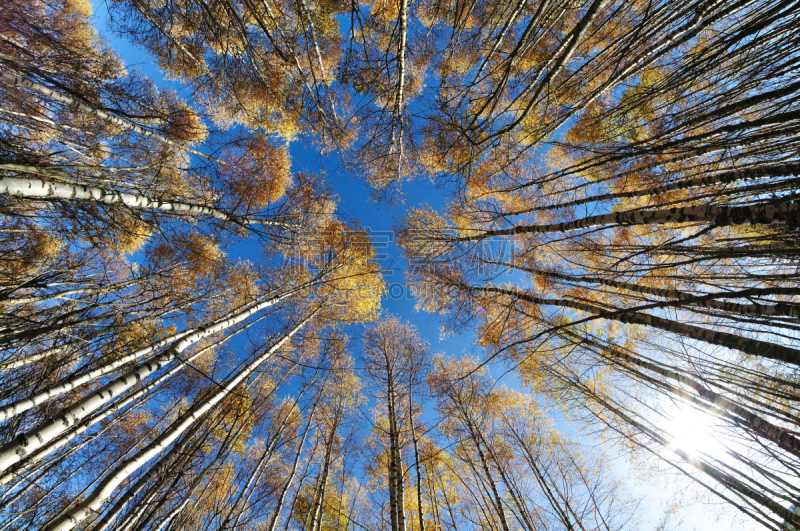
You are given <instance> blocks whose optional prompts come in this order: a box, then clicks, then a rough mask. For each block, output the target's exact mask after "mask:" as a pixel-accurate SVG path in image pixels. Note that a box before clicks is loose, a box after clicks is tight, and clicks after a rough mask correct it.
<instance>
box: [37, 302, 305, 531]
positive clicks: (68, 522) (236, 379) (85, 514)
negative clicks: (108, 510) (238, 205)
mask: <svg viewBox="0 0 800 531" xmlns="http://www.w3.org/2000/svg"><path fill="white" fill-rule="evenodd" d="M317 311H318V310H316V311H314V312H312V313H311V314H310V315H309V316H308V317H306V318H305V319H303V320H302V321H300V322H299V323H298V324H297V325H295V326H294V328H292V330H291V331H290V332H289V333H288V334H286V335H285V336H283V338H281V339H280V340H279V341H278V342H277V343H275V344H274V345H273V346H272V347H270V348H269V349H267V351H266V352H264V353H263V354H262V355H260V356H258V357H257V358H256V359H255V360H253V361H252V362H250V363H249V364H248V365H247V366H245V367H244V368H243V369H242V370H241V371H240V372H239V373H237V374H236V375H235V376H233V377H232V378H229V379H228V380H226V381H225V382H224V383H223V384H222V385H221V386H220V387H219V388H217V390H216V391H215V392H214V393H213V394H211V395H210V396H209V397H208V398H206V399H205V400H203V401H202V402H200V403H198V404H195V405H194V406H193V407H192V408H191V409H189V411H187V412H186V414H184V415H183V416H182V417H181V418H180V419H178V420H177V421H175V422H174V423H173V425H172V426H171V427H170V428H169V429H168V430H167V431H165V432H164V433H162V434H161V435H160V436H159V437H157V438H156V439H155V440H154V441H153V442H152V443H150V444H149V445H147V446H146V447H145V448H143V449H142V450H140V451H139V452H137V453H136V454H135V455H133V456H132V457H130V458H128V459H126V460H125V461H123V462H122V463H120V465H119V466H117V468H116V469H114V470H113V471H112V472H111V473H110V474H109V475H108V476H106V477H105V478H104V479H103V480H102V481H101V482H100V483H99V485H98V486H97V487H96V488H95V489H94V491H92V493H91V494H90V495H89V496H88V497H87V498H86V499H85V500H84V501H83V502H81V503H80V504H78V505H77V506H76V507H74V508H73V509H72V510H70V511H68V512H67V513H66V514H64V515H63V516H61V517H60V518H59V519H58V520H57V521H55V522H53V523H52V525H48V526H47V527H46V529H48V531H68V530H70V529H73V528H74V527H75V526H77V525H78V524H79V523H80V522H82V521H83V520H85V519H87V518H89V517H91V516H92V515H93V514H97V513H98V512H99V511H100V509H101V508H102V506H103V503H104V502H105V501H106V500H107V499H108V498H109V497H111V494H112V493H113V492H114V490H116V488H117V487H118V486H119V485H121V484H122V482H123V481H125V480H126V479H127V478H128V477H129V476H130V475H131V474H133V473H134V472H136V471H137V470H138V469H139V468H140V467H141V466H143V465H144V464H145V463H146V462H147V461H149V460H150V459H152V458H154V457H155V456H156V455H158V454H159V453H160V452H162V451H163V450H165V449H167V447H168V446H169V445H170V444H172V443H173V442H175V441H176V440H177V439H178V437H180V435H181V434H182V433H183V432H184V431H186V430H187V429H189V428H190V427H191V426H192V425H193V424H194V423H195V422H196V421H197V419H199V418H200V417H201V416H202V415H204V414H205V413H207V412H208V411H210V410H211V408H212V407H214V406H215V405H216V404H218V403H219V402H221V401H222V400H223V399H225V398H227V397H228V396H229V395H230V394H231V393H232V392H233V391H234V389H236V388H237V387H238V386H239V385H240V384H241V383H243V382H244V381H245V380H246V379H247V378H248V377H250V376H251V375H252V374H253V372H255V371H256V370H257V369H258V368H259V367H260V366H261V365H262V364H263V363H264V362H266V361H267V360H268V359H269V358H270V357H271V356H272V354H274V353H275V352H276V351H278V349H280V348H281V347H282V346H283V345H284V344H286V342H287V341H289V339H291V337H292V336H293V335H294V334H296V333H297V332H298V331H299V330H300V329H301V328H302V327H303V326H304V325H305V324H306V323H308V322H309V321H310V320H311V319H312V318H313V317H314V316H315V315H316V313H317Z"/></svg>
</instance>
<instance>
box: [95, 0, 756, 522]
mask: <svg viewBox="0 0 800 531" xmlns="http://www.w3.org/2000/svg"><path fill="white" fill-rule="evenodd" d="M93 5H94V10H95V23H96V25H97V27H98V29H99V32H100V34H101V36H102V37H103V38H104V39H105V40H107V41H108V42H109V43H110V44H111V45H112V47H113V48H114V49H115V50H116V51H117V53H119V54H120V56H121V57H122V58H123V60H124V62H125V64H126V66H127V67H128V68H129V69H140V70H141V71H142V72H143V73H144V74H146V75H147V76H148V77H150V78H151V79H153V80H155V81H156V82H157V84H158V85H159V86H160V87H162V88H171V89H173V90H176V91H177V92H179V93H180V92H184V91H183V90H182V86H181V84H180V83H178V82H175V81H168V80H165V79H164V78H163V75H162V74H161V73H160V72H159V71H158V69H157V67H156V66H155V65H154V63H153V62H152V61H151V60H150V59H149V58H148V57H147V56H146V55H145V54H144V53H143V52H142V51H140V50H138V49H137V48H135V47H133V46H132V45H131V44H130V43H129V42H128V41H126V40H125V39H122V38H119V37H117V36H115V35H113V34H112V33H111V32H110V31H108V30H107V29H106V25H107V10H106V7H105V4H104V3H101V2H98V1H96V0H95V1H94V2H93ZM184 93H185V92H184ZM290 152H291V156H292V170H293V171H295V172H297V171H305V172H318V171H323V172H324V174H325V175H326V178H327V180H328V182H329V183H330V185H331V187H332V189H333V190H334V191H335V193H336V194H337V195H338V198H339V203H338V208H339V213H340V214H341V215H342V216H343V217H345V218H346V219H350V220H358V221H359V222H360V224H361V226H362V227H363V228H365V229H367V230H368V231H369V233H370V235H371V236H372V238H373V242H374V244H375V246H376V248H377V252H378V254H379V257H380V259H381V263H382V265H383V267H384V276H385V280H386V284H387V290H388V295H387V296H386V297H384V299H383V301H382V308H383V312H384V314H389V313H390V314H394V315H396V316H398V317H400V318H401V319H403V320H406V321H410V322H411V323H412V324H413V325H414V326H415V327H416V328H417V329H418V331H419V334H420V336H421V337H422V338H423V339H425V340H426V341H428V342H429V343H430V345H431V347H432V349H433V351H434V352H437V353H444V354H446V355H448V356H453V357H460V356H463V355H467V354H474V355H478V354H479V349H478V348H477V347H476V346H475V344H474V335H473V334H471V333H468V332H465V333H464V334H463V335H453V334H448V335H447V336H444V337H443V336H442V333H441V319H440V317H439V316H436V315H431V314H428V313H425V312H421V311H417V310H416V309H415V301H414V300H413V298H412V297H411V295H410V293H409V292H408V290H407V287H406V285H405V279H404V271H405V265H406V263H405V260H404V259H403V257H402V254H401V252H400V250H399V248H398V247H397V245H396V242H395V239H394V236H393V233H392V228H393V226H394V225H395V224H396V223H397V221H398V220H399V219H400V218H402V217H403V216H404V215H405V212H406V211H407V210H408V209H409V208H413V207H419V206H422V205H428V206H431V207H433V208H434V209H436V210H441V209H442V208H443V207H444V206H445V205H446V203H447V197H446V195H445V193H444V191H443V190H442V189H439V188H437V187H435V186H434V185H433V184H432V183H430V182H428V181H424V180H414V181H410V182H405V183H403V185H402V191H403V199H404V201H403V202H401V203H397V204H384V203H375V202H373V200H372V198H371V189H370V188H369V187H367V186H366V184H365V183H364V181H362V180H360V179H359V178H358V176H357V175H349V174H348V173H347V172H346V171H344V170H342V169H341V167H340V164H339V162H338V159H336V158H335V157H330V158H326V157H320V156H319V155H318V154H317V153H315V152H313V151H310V150H308V149H306V148H305V147H304V146H303V145H302V143H301V142H294V143H292V145H291V146H290ZM229 253H235V255H236V256H232V257H231V258H237V257H238V258H243V259H249V260H253V261H256V260H258V259H259V258H260V256H261V253H260V250H259V248H258V244H257V243H252V244H248V243H247V242H244V243H242V244H238V245H237V246H235V247H234V248H233V249H231V250H230V251H229ZM348 333H349V334H350V335H351V336H354V337H357V336H358V335H359V333H360V331H359V329H358V328H357V327H351V329H350V330H348ZM492 373H493V374H494V375H495V377H500V376H501V375H503V374H506V371H505V370H504V369H503V368H502V367H493V368H492ZM502 383H503V384H504V385H506V386H508V387H511V388H518V382H517V380H516V379H515V378H514V377H513V376H511V375H508V374H506V375H505V376H504V377H503V378H502ZM557 425H558V427H559V428H560V429H562V430H563V431H564V432H566V433H567V434H569V435H570V436H571V437H572V438H574V439H575V440H578V441H579V442H581V443H583V444H587V445H596V444H599V442H598V441H597V440H595V439H592V438H589V437H587V436H585V435H583V434H582V433H580V432H579V431H578V430H577V429H576V428H575V427H574V426H571V425H569V424H568V423H566V422H565V421H564V420H563V419H561V418H560V417H557ZM614 470H615V471H616V472H617V473H618V474H619V475H621V476H628V475H629V474H630V467H629V465H628V463H627V460H626V458H625V457H624V456H623V457H619V458H617V459H615V460H614ZM627 483H628V486H629V488H630V489H631V490H632V491H634V492H636V493H639V494H642V495H644V500H643V512H644V518H643V520H644V522H647V521H648V520H649V522H650V523H649V524H648V525H645V526H644V527H643V529H653V528H654V527H655V524H656V522H657V521H658V520H660V519H661V517H662V516H663V513H664V510H665V509H666V508H667V506H668V504H669V503H670V500H674V499H676V497H677V496H680V494H681V490H682V487H681V486H682V485H685V484H686V482H685V481H679V482H677V483H675V484H674V485H671V486H669V485H667V484H666V483H665V482H664V481H658V482H656V481H653V480H642V481H634V480H632V479H631V478H629V479H628V481H627ZM714 501H715V500H714ZM718 513H719V514H721V515H722V518H721V520H717V516H718ZM734 516H735V514H734V513H733V512H732V511H730V510H728V509H726V508H724V507H722V508H720V507H716V508H715V507H714V506H710V505H704V504H695V505H693V506H691V507H689V508H686V507H685V506H684V507H683V508H682V509H681V511H680V515H678V516H676V517H674V518H672V519H670V520H669V522H670V525H669V526H668V527H667V528H666V529H667V530H670V531H672V530H677V529H681V530H687V531H688V530H692V529H697V530H703V531H706V530H710V529H732V528H733V527H732V525H733V524H732V523H731V518H732V517H734ZM735 528H736V529H743V528H742V527H740V526H736V527H735Z"/></svg>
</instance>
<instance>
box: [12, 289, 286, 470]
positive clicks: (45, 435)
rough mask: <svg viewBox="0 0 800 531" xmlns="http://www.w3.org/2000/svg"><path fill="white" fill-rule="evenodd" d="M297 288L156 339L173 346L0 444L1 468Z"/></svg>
mask: <svg viewBox="0 0 800 531" xmlns="http://www.w3.org/2000/svg"><path fill="white" fill-rule="evenodd" d="M296 291H297V289H293V290H291V291H289V292H286V293H284V294H282V295H279V296H277V297H272V298H269V299H266V300H262V302H260V303H257V304H252V305H250V306H247V307H246V308H245V309H244V310H240V311H238V312H232V313H229V314H228V315H226V316H225V317H222V318H220V319H218V320H216V321H214V322H213V323H211V324H210V325H208V326H205V327H200V328H195V329H193V330H191V331H187V332H181V333H180V334H177V335H176V336H177V337H179V339H178V340H177V341H175V339H174V338H175V337H176V336H170V338H167V339H164V340H162V341H159V342H158V343H156V344H155V345H157V346H162V345H164V344H167V343H170V342H171V343H172V345H170V347H169V348H167V349H166V350H165V351H164V352H162V353H161V354H160V355H158V356H157V357H156V358H155V359H152V360H149V361H147V362H144V363H141V364H139V365H137V366H136V367H134V368H133V369H131V370H130V371H128V372H127V373H125V374H124V375H122V376H120V377H118V378H116V379H114V380H112V381H111V382H109V383H107V384H106V385H104V386H103V387H101V388H100V389H98V390H97V391H94V392H92V393H91V394H89V395H87V396H85V397H83V398H82V399H80V400H78V401H77V402H76V403H74V404H73V405H71V406H69V407H67V408H65V409H63V410H62V411H61V412H60V413H59V415H58V418H51V419H49V420H47V421H45V422H43V423H41V424H39V425H38V426H36V427H35V428H33V429H32V430H30V431H29V432H27V433H26V434H24V435H23V436H21V437H19V438H18V439H17V440H14V441H12V442H10V443H7V444H5V445H3V446H2V447H0V471H3V470H7V469H8V467H10V466H11V465H13V464H14V463H17V462H18V461H20V460H22V459H23V458H25V456H27V455H28V454H29V453H30V452H32V451H35V450H38V449H39V448H41V447H43V446H44V445H46V444H47V443H49V442H50V441H52V440H53V439H55V438H56V437H58V436H59V435H60V434H61V433H62V432H64V431H65V430H66V429H67V428H69V427H71V426H74V425H76V424H78V423H80V422H81V420H83V419H84V418H85V417H86V416H87V415H89V414H90V413H92V412H93V411H96V410H97V409H99V408H100V407H102V406H103V405H104V404H106V403H107V402H109V401H110V400H111V399H112V398H113V397H114V396H119V395H120V394H122V393H123V392H125V391H127V390H128V389H129V388H131V387H133V386H134V385H135V384H136V383H137V382H139V381H140V380H141V379H143V378H146V377H147V376H149V375H150V374H152V373H154V372H156V371H158V370H159V369H161V367H162V365H163V364H164V363H167V362H169V361H172V360H173V359H175V358H177V357H178V356H179V355H180V353H181V352H183V351H184V350H186V349H187V348H188V347H189V346H191V345H193V344H194V343H197V342H198V341H200V340H201V339H203V338H206V337H208V336H210V335H212V334H214V333H216V332H220V331H222V330H225V329H227V328H230V327H231V326H234V325H236V324H238V323H240V322H242V321H244V320H245V319H246V318H248V317H250V316H251V315H253V314H255V313H257V312H259V311H261V310H263V309H264V308H267V307H269V306H273V305H274V304H277V303H278V302H280V301H281V300H283V299H285V298H287V297H289V296H291V295H293V294H294V293H295V292H296ZM155 348H157V347H156V346H154V345H151V346H149V347H145V348H144V349H140V350H138V351H136V352H135V353H133V354H129V355H128V356H123V357H122V358H119V359H118V360H115V361H113V362H111V363H109V364H107V365H105V366H103V367H101V368H99V369H96V370H94V371H90V372H89V373H88V374H86V375H82V376H80V377H76V378H72V379H70V380H68V381H67V382H64V383H62V384H60V385H57V386H54V387H53V388H50V389H47V390H45V391H42V392H41V393H37V394H36V395H34V396H32V397H30V398H28V399H26V400H23V401H20V402H17V403H15V404H10V405H8V406H6V407H5V408H3V410H2V412H3V414H4V415H5V417H4V418H6V419H7V418H9V417H11V416H14V415H15V414H19V413H20V412H21V411H26V410H27V409H30V408H32V407H34V406H35V405H38V404H40V403H42V402H44V401H45V400H47V399H48V398H51V397H53V396H58V395H60V394H63V393H65V392H67V391H69V390H71V389H74V388H75V387H77V386H78V385H81V384H83V383H86V382H89V381H92V380H93V379H95V378H98V377H99V376H102V375H103V374H107V373H108V372H110V371H112V370H113V369H115V368H118V367H120V366H122V365H123V364H124V363H126V362H128V361H132V360H133V359H136V358H138V357H141V356H143V355H145V354H147V353H150V352H153V351H154V350H155Z"/></svg>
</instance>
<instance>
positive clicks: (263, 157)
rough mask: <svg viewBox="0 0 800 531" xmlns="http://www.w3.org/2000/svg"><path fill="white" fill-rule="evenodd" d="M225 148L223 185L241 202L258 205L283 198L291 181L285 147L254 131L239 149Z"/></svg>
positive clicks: (289, 163)
mask: <svg viewBox="0 0 800 531" xmlns="http://www.w3.org/2000/svg"><path fill="white" fill-rule="evenodd" d="M236 151H237V152H236V153H234V152H233V151H229V152H228V153H227V154H226V155H225V156H224V159H225V161H226V163H227V164H226V167H225V170H226V175H225V176H226V181H227V182H226V185H227V186H228V187H229V189H230V191H231V193H232V194H233V195H234V196H235V197H236V198H237V200H238V201H242V202H244V203H245V204H253V205H255V206H257V207H259V208H263V207H265V206H266V205H268V204H270V203H273V202H275V201H277V200H278V199H280V198H281V197H283V195H284V194H285V193H286V188H287V186H288V185H289V183H290V182H291V172H290V166H291V162H290V160H289V150H288V148H287V147H286V146H285V145H284V146H276V145H274V144H273V143H272V142H271V140H270V138H269V136H268V135H266V134H264V133H262V132H254V133H253V134H251V135H249V136H248V137H247V138H246V139H245V140H244V145H243V146H242V150H241V151H240V150H236Z"/></svg>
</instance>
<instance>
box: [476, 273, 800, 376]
mask: <svg viewBox="0 0 800 531" xmlns="http://www.w3.org/2000/svg"><path fill="white" fill-rule="evenodd" d="M468 289H470V290H474V291H484V292H488V293H502V294H504V295H508V296H511V297H516V298H519V299H522V300H526V301H528V302H531V303H533V304H542V305H549V306H560V307H563V308H572V309H575V310H580V311H583V312H588V313H591V314H593V315H596V316H597V317H600V318H602V319H611V320H614V321H619V322H622V323H628V324H638V325H645V326H649V327H651V328H658V329H660V330H664V331H666V332H670V333H673V334H677V335H680V336H683V337H687V338H689V339H694V340H697V341H702V342H704V343H708V344H711V345H719V346H721V347H725V348H729V349H731V350H738V351H740V352H744V353H746V354H751V355H753V356H759V357H762V358H768V359H773V360H778V361H783V362H786V363H791V364H793V365H800V350H796V349H793V348H789V347H784V346H782V345H778V344H775V343H768V342H765V341H759V340H756V339H749V338H746V337H743V336H737V335H735V334H731V333H728V332H721V331H715V330H709V329H707V328H702V327H699V326H694V325H687V324H684V323H679V322H676V321H671V320H669V319H664V318H663V317H656V316H655V315H650V314H646V313H641V312H632V311H626V310H606V309H604V308H599V307H597V306H594V305H591V304H585V303H581V302H576V301H570V300H564V299H542V298H539V297H534V296H532V295H529V294H527V293H524V292H521V291H517V290H508V289H502V288H494V287H474V286H469V287H468Z"/></svg>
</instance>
